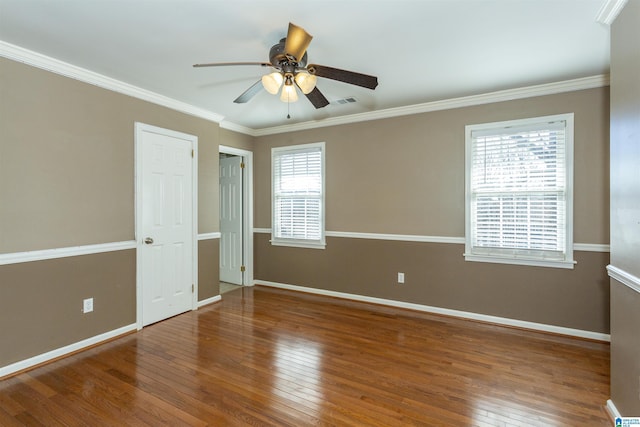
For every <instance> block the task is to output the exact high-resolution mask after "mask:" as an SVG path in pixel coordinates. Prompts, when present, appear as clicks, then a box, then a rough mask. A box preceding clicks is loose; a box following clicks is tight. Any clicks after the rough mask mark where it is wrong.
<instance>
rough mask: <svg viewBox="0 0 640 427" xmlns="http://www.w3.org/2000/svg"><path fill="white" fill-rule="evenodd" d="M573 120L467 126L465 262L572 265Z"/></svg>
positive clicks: (566, 117) (558, 119)
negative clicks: (490, 260) (523, 262)
mask: <svg viewBox="0 0 640 427" xmlns="http://www.w3.org/2000/svg"><path fill="white" fill-rule="evenodd" d="M568 116H571V117H568ZM569 119H570V120H569ZM569 122H570V123H569ZM572 123H573V121H572V115H562V116H560V117H558V116H554V117H549V118H539V119H529V120H523V121H514V122H508V123H504V122H503V123H501V124H494V125H496V126H491V125H490V124H489V125H479V126H478V127H474V126H468V127H467V128H468V129H467V168H468V171H467V248H466V254H465V256H466V257H467V258H472V260H484V261H487V259H486V257H493V258H498V259H503V260H504V259H509V260H533V261H536V260H537V261H542V262H550V263H554V262H559V263H567V264H568V265H570V266H572V265H573V261H572V259H571V258H572V257H573V251H572V241H571V240H572V218H571V216H572V214H571V213H572V207H571V203H572V198H571V190H572V189H571V184H572V179H571V176H570V175H572V168H571V167H570V165H571V164H572V163H571V160H572V159H571V157H572V155H573V150H572V148H571V147H572V142H571V137H572V134H573V132H572V130H573V125H572ZM568 124H571V129H570V130H569V128H568ZM474 256H479V257H485V259H473V257H474ZM498 262H499V261H498ZM534 265H545V264H534ZM549 265H551V264H549Z"/></svg>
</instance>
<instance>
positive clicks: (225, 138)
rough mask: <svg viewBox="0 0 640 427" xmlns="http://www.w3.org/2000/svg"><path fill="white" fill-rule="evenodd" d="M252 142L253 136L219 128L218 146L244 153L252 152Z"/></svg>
mask: <svg viewBox="0 0 640 427" xmlns="http://www.w3.org/2000/svg"><path fill="white" fill-rule="evenodd" d="M254 140H255V138H254V137H253V136H249V135H246V134H244V133H238V132H234V131H232V130H228V129H223V128H220V145H226V146H227V147H233V148H239V149H241V150H246V151H253V141H254Z"/></svg>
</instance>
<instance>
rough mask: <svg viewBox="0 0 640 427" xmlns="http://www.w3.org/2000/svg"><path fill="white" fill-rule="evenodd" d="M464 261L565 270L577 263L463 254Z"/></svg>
mask: <svg viewBox="0 0 640 427" xmlns="http://www.w3.org/2000/svg"><path fill="white" fill-rule="evenodd" d="M463 255H464V260H465V261H473V262H488V263H492V264H511V265H528V266H532V267H550V268H567V269H573V267H574V266H575V265H576V264H577V263H578V262H577V261H551V260H550V261H546V260H543V259H530V258H516V257H500V256H497V255H490V256H489V255H487V256H485V255H476V254H470V253H467V252H465V253H464V254H463Z"/></svg>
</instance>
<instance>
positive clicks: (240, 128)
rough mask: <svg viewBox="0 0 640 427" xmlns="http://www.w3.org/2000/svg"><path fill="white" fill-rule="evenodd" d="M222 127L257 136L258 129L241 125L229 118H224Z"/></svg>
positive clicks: (221, 123)
mask: <svg viewBox="0 0 640 427" xmlns="http://www.w3.org/2000/svg"><path fill="white" fill-rule="evenodd" d="M220 127H221V128H222V129H226V130H230V131H233V132H238V133H243V134H245V135H249V136H257V135H256V134H255V133H256V130H255V129H252V128H248V127H246V126H242V125H239V124H237V123H233V122H230V121H228V120H223V121H221V122H220Z"/></svg>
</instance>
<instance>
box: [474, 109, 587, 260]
mask: <svg viewBox="0 0 640 427" xmlns="http://www.w3.org/2000/svg"><path fill="white" fill-rule="evenodd" d="M551 122H557V123H563V125H562V129H563V130H564V153H565V154H564V159H563V160H564V170H565V173H564V178H565V180H564V181H565V182H564V188H563V190H564V202H565V218H566V221H565V223H564V234H565V235H564V239H563V241H562V244H563V246H564V251H563V252H564V253H562V254H558V255H562V257H561V258H562V259H553V258H547V257H546V256H545V254H546V253H547V251H535V250H531V251H529V250H527V249H523V250H521V251H516V250H510V249H507V248H505V249H502V248H490V249H488V248H485V247H481V246H476V245H475V242H474V235H475V230H476V228H477V227H476V222H477V221H476V220H475V219H474V214H475V213H476V211H475V210H474V209H473V202H472V199H473V197H474V193H473V191H474V188H472V175H473V173H472V172H473V171H474V166H473V153H474V152H475V150H474V148H475V144H476V137H475V136H474V134H475V133H476V132H479V133H481V134H482V135H485V132H487V133H489V134H493V131H495V132H503V131H504V129H505V128H511V127H515V128H518V129H522V128H521V127H522V126H526V127H530V126H532V127H533V128H534V129H535V128H537V126H539V125H541V124H543V125H544V126H548V125H547V123H551ZM559 127H560V126H559V125H558V128H559ZM464 131H465V168H464V170H465V191H464V193H465V209H464V210H465V226H464V229H465V250H464V259H465V261H471V262H489V263H497V264H516V265H529V266H536V267H551V268H554V267H555V268H567V269H573V267H574V264H576V262H575V260H574V257H573V245H574V241H573V185H574V184H573V161H574V159H573V137H574V113H564V114H555V115H550V116H540V117H531V118H526V119H516V120H507V121H499V122H490V123H480V124H471V125H467V126H465V129H464ZM520 189H522V188H520ZM556 190H558V189H556ZM505 191H506V192H507V193H509V190H505ZM482 194H487V193H482ZM560 224H562V223H559V224H558V225H560ZM556 250H557V251H558V252H560V249H556ZM519 252H522V255H519ZM554 255H555V254H554Z"/></svg>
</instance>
